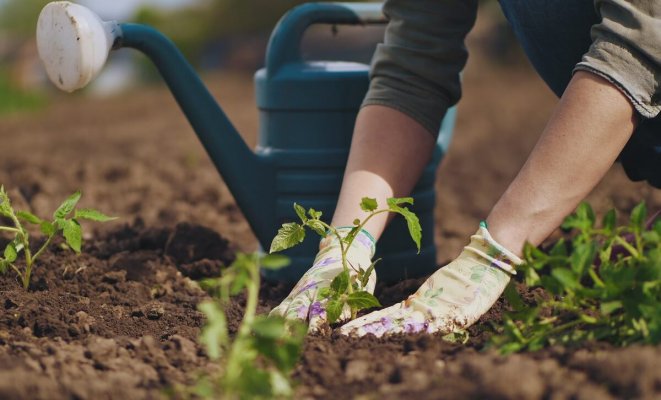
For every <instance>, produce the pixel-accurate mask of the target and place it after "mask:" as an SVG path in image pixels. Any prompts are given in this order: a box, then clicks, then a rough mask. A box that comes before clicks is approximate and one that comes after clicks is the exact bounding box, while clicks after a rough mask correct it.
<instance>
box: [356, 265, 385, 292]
mask: <svg viewBox="0 0 661 400" xmlns="http://www.w3.org/2000/svg"><path fill="white" fill-rule="evenodd" d="M379 261H381V259H380V258H377V259H376V260H374V261H372V264H370V266H369V267H368V268H367V270H366V271H364V272H363V273H362V276H361V277H360V287H361V289H362V288H365V286H367V282H369V279H370V275H372V272H373V271H374V267H375V266H376V263H378V262H379Z"/></svg>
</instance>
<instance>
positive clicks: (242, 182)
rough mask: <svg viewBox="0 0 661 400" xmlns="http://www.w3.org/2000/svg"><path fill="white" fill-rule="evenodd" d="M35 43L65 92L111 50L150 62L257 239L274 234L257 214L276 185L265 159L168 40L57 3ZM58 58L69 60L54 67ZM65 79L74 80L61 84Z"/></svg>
mask: <svg viewBox="0 0 661 400" xmlns="http://www.w3.org/2000/svg"><path fill="white" fill-rule="evenodd" d="M37 40H38V48H39V53H40V57H41V59H42V61H43V62H44V66H45V67H46V70H47V73H48V76H49V77H50V78H51V80H53V82H54V83H55V84H56V86H58V87H59V88H61V89H63V90H66V91H73V90H76V89H80V88H82V87H84V86H85V85H87V84H88V83H89V82H90V81H91V80H92V79H93V78H94V76H95V75H96V74H97V73H98V72H99V71H100V70H101V67H102V66H103V64H104V63H105V61H106V58H107V56H108V51H110V50H111V49H118V48H120V47H129V48H134V49H136V50H139V51H141V52H142V53H144V54H145V55H146V56H147V57H149V58H150V59H151V61H153V63H154V64H155V65H156V67H157V68H158V71H159V72H160V74H161V75H162V76H163V79H164V80H165V82H166V83H167V85H168V86H169V88H170V90H171V91H172V93H173V95H174V97H175V99H176V101H177V103H178V104H179V106H180V107H181V109H182V110H183V112H184V114H185V115H186V117H187V119H188V121H189V122H190V124H191V126H192V127H193V129H194V131H195V133H196V134H197V136H198V137H199V139H200V141H201V142H202V145H203V146H204V148H205V149H206V151H207V152H208V153H209V156H210V158H211V160H212V161H213V162H214V164H215V166H216V168H217V169H218V171H219V172H220V174H221V176H222V177H223V179H224V180H225V182H226V183H227V186H228V188H229V190H230V192H231V193H232V194H233V196H234V197H235V199H236V202H237V204H239V206H240V207H241V210H242V211H243V212H244V215H245V217H246V219H247V220H248V223H249V224H250V225H251V228H252V229H253V231H254V232H255V234H256V235H257V237H265V236H266V235H270V234H271V233H272V232H271V224H270V223H269V222H270V221H268V218H266V217H265V216H264V215H262V214H260V212H265V211H267V210H265V208H264V207H263V206H262V205H260V202H261V199H262V198H263V194H265V191H266V190H268V188H270V187H271V186H272V185H273V180H274V179H273V177H272V174H273V172H272V171H273V169H272V168H269V164H270V162H269V161H268V158H266V157H260V156H257V155H256V154H255V153H254V152H253V151H252V150H251V149H250V148H249V147H248V146H247V144H246V143H245V142H244V141H243V139H242V138H241V136H240V135H239V133H238V132H237V130H236V129H235V128H234V126H233V125H232V123H231V122H230V120H229V119H228V118H227V116H226V115H225V113H224V112H223V110H222V109H221V108H220V106H219V105H218V103H217V102H216V100H215V99H214V98H213V96H212V95H211V93H210V92H209V91H208V90H207V88H206V86H205V85H204V83H203V82H202V80H201V79H200V78H199V76H198V75H197V73H196V72H195V71H194V69H193V68H192V66H191V65H190V64H189V63H188V61H186V59H185V58H184V56H183V55H182V54H181V52H180V51H179V50H178V49H177V47H176V46H175V45H174V43H172V41H171V40H170V39H168V38H167V37H165V36H164V35H163V34H161V33H160V32H158V31H157V30H155V29H153V28H151V27H148V26H145V25H139V24H117V23H114V22H104V21H102V20H101V19H100V18H99V17H98V16H97V15H96V14H94V13H93V12H92V11H90V10H89V9H87V8H85V7H83V6H80V5H78V4H73V3H70V2H67V1H57V2H52V3H49V4H48V5H46V7H44V9H43V10H42V12H41V14H40V16H39V21H38V23H37ZM58 52H59V54H56V53H58ZM62 59H66V60H69V61H68V62H66V63H62V62H59V63H58V62H57V60H62ZM76 71H83V72H84V74H83V76H82V78H79V77H78V75H76V74H75V73H74V72H76ZM69 76H74V78H70V79H68V80H66V81H64V80H63V79H62V78H63V77H65V78H66V77H69ZM260 194H262V196H260Z"/></svg>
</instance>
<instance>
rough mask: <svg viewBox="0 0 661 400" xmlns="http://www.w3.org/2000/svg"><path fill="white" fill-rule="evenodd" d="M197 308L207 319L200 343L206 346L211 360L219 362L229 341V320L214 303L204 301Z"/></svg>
mask: <svg viewBox="0 0 661 400" xmlns="http://www.w3.org/2000/svg"><path fill="white" fill-rule="evenodd" d="M197 308H198V310H200V311H201V312H203V313H204V315H206V317H207V323H206V325H205V326H204V328H203V329H202V334H201V335H200V342H202V344H204V346H205V348H206V350H207V354H208V355H209V358H211V359H212V360H217V359H219V358H220V356H221V354H222V351H223V348H224V346H225V345H226V344H227V343H228V341H229V337H228V334H227V319H226V318H225V314H224V313H223V311H222V310H221V309H220V307H218V305H217V304H216V303H214V302H213V301H204V302H202V303H200V304H199V305H198V306H197Z"/></svg>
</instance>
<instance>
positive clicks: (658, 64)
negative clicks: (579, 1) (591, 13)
mask: <svg viewBox="0 0 661 400" xmlns="http://www.w3.org/2000/svg"><path fill="white" fill-rule="evenodd" d="M595 8H596V10H597V12H598V13H599V15H600V16H601V22H600V23H599V24H596V25H594V26H593V27H592V30H591V35H592V45H591V47H590V49H589V50H588V52H587V53H586V54H585V55H584V56H583V59H582V60H581V62H580V63H578V64H577V65H576V68H575V71H581V70H582V71H590V72H593V73H596V74H598V75H600V76H602V77H603V78H605V79H607V80H609V81H610V82H611V83H613V84H614V85H615V86H617V87H618V88H619V89H620V90H621V91H622V92H623V93H624V94H625V95H626V96H627V97H628V98H629V100H630V101H631V103H632V104H633V105H634V107H635V108H636V111H638V113H640V115H642V116H643V117H645V118H653V117H655V116H656V115H657V114H659V112H660V111H661V91H660V88H659V75H660V73H661V19H660V18H661V1H657V0H596V1H595Z"/></svg>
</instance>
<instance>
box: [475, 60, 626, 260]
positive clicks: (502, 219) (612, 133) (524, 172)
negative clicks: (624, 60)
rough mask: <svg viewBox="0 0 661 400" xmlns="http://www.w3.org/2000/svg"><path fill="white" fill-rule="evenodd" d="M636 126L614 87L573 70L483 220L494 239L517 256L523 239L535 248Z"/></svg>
mask: <svg viewBox="0 0 661 400" xmlns="http://www.w3.org/2000/svg"><path fill="white" fill-rule="evenodd" d="M635 125H636V115H635V112H634V108H633V106H632V105H631V103H630V102H629V100H628V99H627V98H626V97H625V96H624V95H623V94H622V93H621V92H620V91H619V90H618V89H617V88H615V87H614V86H613V85H612V84H610V83H609V82H607V81H606V80H604V79H602V78H600V77H598V76H597V75H594V74H591V73H587V72H577V73H576V74H575V75H574V77H573V78H572V80H571V82H570V84H569V86H568V87H567V90H566V91H565V93H564V94H563V96H562V98H561V100H560V102H559V104H558V106H557V108H556V110H555V112H554V114H553V116H552V117H551V119H550V120H549V122H548V124H547V126H546V129H545V130H544V132H543V133H542V136H541V137H540V139H539V141H538V142H537V145H536V146H535V148H534V149H533V151H532V153H531V154H530V156H529V157H528V160H527V161H526V163H525V165H524V166H523V168H522V169H521V171H520V172H519V174H518V175H517V177H516V178H515V179H514V181H513V182H512V183H511V184H510V186H509V187H508V189H507V191H506V192H505V193H504V194H503V196H502V197H501V198H500V200H499V201H498V203H497V204H496V205H495V207H494V208H493V209H492V211H491V213H490V214H489V216H488V217H487V221H488V224H489V230H490V232H491V234H492V236H493V237H494V238H495V239H496V240H497V241H498V242H499V243H500V244H502V245H503V246H505V247H506V248H508V249H510V250H511V251H513V252H515V253H517V254H519V255H520V254H521V249H522V248H523V245H524V243H525V242H526V241H528V242H530V243H531V244H533V245H539V244H540V243H541V242H542V241H543V240H544V239H546V238H547V237H548V235H550V234H551V232H552V231H553V230H554V229H556V228H557V227H558V226H559V225H560V223H561V222H562V220H563V218H564V217H565V216H566V215H567V214H569V213H570V212H571V211H572V210H573V209H574V208H575V207H576V206H577V205H578V203H579V202H580V201H581V200H582V199H583V198H585V196H586V195H587V194H588V193H589V192H590V191H591V190H592V189H593V188H594V186H595V185H596V184H597V183H598V182H599V181H600V180H601V178H602V177H603V176H604V175H605V174H606V172H607V171H608V169H609V168H610V167H611V165H612V164H613V162H614V161H615V159H616V158H617V156H618V154H619V153H620V151H621V150H622V148H623V147H624V145H625V144H626V142H627V140H628V139H629V137H630V136H631V134H632V132H633V130H634V128H635ZM506 156H507V155H504V157H506Z"/></svg>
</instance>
